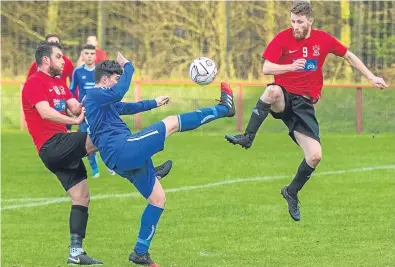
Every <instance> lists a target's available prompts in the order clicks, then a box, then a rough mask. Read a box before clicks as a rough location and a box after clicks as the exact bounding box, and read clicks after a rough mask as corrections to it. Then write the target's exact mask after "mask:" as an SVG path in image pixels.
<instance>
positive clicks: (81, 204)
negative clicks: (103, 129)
mask: <svg viewBox="0 0 395 267" xmlns="http://www.w3.org/2000/svg"><path fill="white" fill-rule="evenodd" d="M61 49H62V47H61V45H60V44H59V43H58V42H54V43H48V42H44V43H42V44H40V45H39V46H38V47H37V49H36V52H35V58H36V62H37V66H38V70H37V71H36V72H35V73H34V74H33V75H31V76H30V77H29V78H28V80H27V81H26V83H25V85H24V87H23V90H22V105H23V111H24V114H25V119H26V123H27V127H28V130H29V133H30V135H31V136H32V138H33V142H34V144H35V146H36V148H37V151H38V154H39V156H40V158H41V160H42V161H43V163H44V164H45V166H46V167H47V168H48V169H49V170H50V171H51V172H52V173H54V174H55V175H56V176H57V178H58V179H59V181H60V182H61V184H62V186H63V188H64V189H65V191H67V192H68V194H69V195H70V198H71V202H72V206H71V212H70V221H69V223H70V237H71V245H70V255H69V258H68V260H67V263H68V264H75V265H95V264H102V262H100V261H97V260H94V259H92V258H90V257H89V256H88V255H86V253H85V252H84V250H83V248H82V240H83V238H84V237H85V232H86V226H87V222H88V205H89V190H88V184H87V182H86V177H87V176H86V169H85V166H84V163H83V162H82V158H83V157H84V156H85V155H86V154H87V153H92V152H94V151H95V150H96V148H95V147H94V146H93V144H92V142H91V140H90V138H89V137H87V133H83V132H77V133H67V131H66V124H81V123H82V122H83V121H84V118H85V116H84V111H83V109H82V105H81V104H80V103H79V102H78V101H77V100H76V99H75V98H73V97H72V95H71V92H70V90H69V88H68V87H67V85H66V83H65V82H64V81H62V80H61V79H59V78H58V77H57V76H58V75H59V74H60V73H61V72H62V71H63V68H64V65H65V61H64V59H63V54H62V51H61ZM66 109H69V110H70V111H71V112H72V113H73V114H76V115H78V117H77V118H71V117H68V116H67V115H66Z"/></svg>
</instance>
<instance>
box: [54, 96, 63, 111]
mask: <svg viewBox="0 0 395 267" xmlns="http://www.w3.org/2000/svg"><path fill="white" fill-rule="evenodd" d="M53 107H54V109H55V110H56V111H65V110H66V100H64V99H54V100H53Z"/></svg>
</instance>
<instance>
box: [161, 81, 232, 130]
mask: <svg viewBox="0 0 395 267" xmlns="http://www.w3.org/2000/svg"><path fill="white" fill-rule="evenodd" d="M234 115H235V105H234V102H233V91H232V89H231V88H230V86H229V84H228V83H225V82H222V83H221V97H220V100H219V103H218V104H217V105H215V106H212V107H209V108H202V109H198V110H195V111H193V112H189V113H183V114H180V115H177V116H168V117H166V118H164V119H163V122H164V123H165V126H166V137H168V136H170V135H172V134H173V133H175V132H186V131H191V130H194V129H196V128H198V127H200V126H202V125H203V124H206V123H209V122H211V121H214V120H216V119H220V118H224V117H233V116H234Z"/></svg>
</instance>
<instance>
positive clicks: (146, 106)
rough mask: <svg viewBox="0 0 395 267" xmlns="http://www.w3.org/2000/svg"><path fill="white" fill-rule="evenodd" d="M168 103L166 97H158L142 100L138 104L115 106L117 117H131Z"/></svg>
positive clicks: (117, 104) (129, 103)
mask: <svg viewBox="0 0 395 267" xmlns="http://www.w3.org/2000/svg"><path fill="white" fill-rule="evenodd" d="M167 103H169V97H168V96H158V97H157V98H155V99H153V100H142V101H139V102H119V103H116V104H115V108H116V109H117V111H118V113H119V115H131V114H136V113H140V112H144V111H147V110H151V109H154V108H157V107H160V106H163V105H166V104H167Z"/></svg>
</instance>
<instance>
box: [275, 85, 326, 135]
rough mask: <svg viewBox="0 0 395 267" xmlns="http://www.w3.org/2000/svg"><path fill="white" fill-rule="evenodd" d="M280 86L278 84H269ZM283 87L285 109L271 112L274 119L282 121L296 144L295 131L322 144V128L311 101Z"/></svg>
mask: <svg viewBox="0 0 395 267" xmlns="http://www.w3.org/2000/svg"><path fill="white" fill-rule="evenodd" d="M268 85H278V84H274V83H272V84H268ZM278 86H280V87H281V89H282V90H283V93H284V101H285V108H284V111H283V112H281V113H276V112H273V111H270V113H271V114H272V116H273V118H275V119H280V120H282V121H283V122H284V124H285V125H286V126H287V127H288V130H289V136H290V137H291V138H292V139H293V140H294V141H295V143H298V142H296V139H295V135H294V131H297V132H299V133H302V134H304V135H307V136H309V137H311V138H313V139H315V140H317V141H318V142H320V128H319V125H318V121H317V118H316V117H315V109H314V106H313V104H312V103H311V101H310V100H309V99H307V98H305V97H303V96H300V95H295V94H292V93H289V92H287V90H285V88H284V87H282V86H281V85H278Z"/></svg>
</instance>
